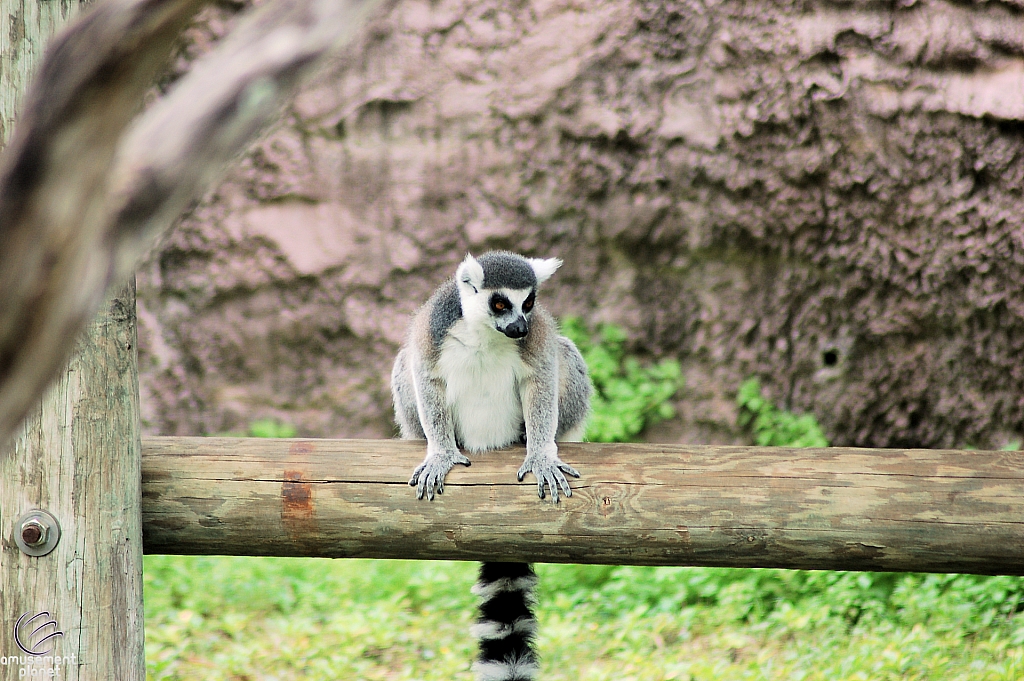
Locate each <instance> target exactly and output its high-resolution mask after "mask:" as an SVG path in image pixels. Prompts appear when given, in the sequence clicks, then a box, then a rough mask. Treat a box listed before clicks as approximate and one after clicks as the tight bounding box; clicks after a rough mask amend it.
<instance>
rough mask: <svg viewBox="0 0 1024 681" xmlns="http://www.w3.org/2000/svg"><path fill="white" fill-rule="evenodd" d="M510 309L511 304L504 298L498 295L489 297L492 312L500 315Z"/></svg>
mask: <svg viewBox="0 0 1024 681" xmlns="http://www.w3.org/2000/svg"><path fill="white" fill-rule="evenodd" d="M511 309H512V303H511V302H509V299H508V298H506V297H505V296H503V295H499V294H495V295H493V296H491V310H492V311H493V312H498V313H502V312H507V311H508V310H511Z"/></svg>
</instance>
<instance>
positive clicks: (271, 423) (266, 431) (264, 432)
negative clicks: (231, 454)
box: [249, 419, 296, 437]
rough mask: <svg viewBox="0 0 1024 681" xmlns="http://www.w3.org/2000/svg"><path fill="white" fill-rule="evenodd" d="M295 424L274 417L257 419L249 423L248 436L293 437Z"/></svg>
mask: <svg viewBox="0 0 1024 681" xmlns="http://www.w3.org/2000/svg"><path fill="white" fill-rule="evenodd" d="M295 433H296V431H295V426H293V425H291V424H290V423H283V422H280V421H275V420H274V419H258V420H256V421H253V422H252V423H250V424H249V437H295Z"/></svg>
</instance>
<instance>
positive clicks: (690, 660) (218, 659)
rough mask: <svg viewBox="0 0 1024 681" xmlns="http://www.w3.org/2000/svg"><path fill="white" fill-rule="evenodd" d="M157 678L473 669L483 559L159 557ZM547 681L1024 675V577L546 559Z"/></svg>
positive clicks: (402, 675) (150, 625)
mask: <svg viewBox="0 0 1024 681" xmlns="http://www.w3.org/2000/svg"><path fill="white" fill-rule="evenodd" d="M145 567H146V571H145V595H146V657H147V666H148V671H149V678H150V679H154V680H155V679H189V680H191V679H210V680H211V681H217V680H221V679H223V680H232V681H241V680H246V681H256V680H266V681H269V680H271V679H274V680H277V681H284V680H286V679H309V680H311V681H315V680H319V679H324V680H326V679H351V680H353V681H355V680H359V679H389V680H390V679H396V680H397V679H424V680H427V679H464V680H466V681H468V680H469V679H470V678H471V675H470V673H469V665H470V663H471V661H472V658H473V655H474V642H473V641H472V639H471V637H470V636H469V633H468V630H469V626H470V624H471V622H472V619H473V616H474V605H475V604H474V601H473V598H472V596H471V595H470V594H469V587H470V586H471V584H472V582H473V579H474V577H475V570H476V566H475V565H474V564H472V563H453V562H415V561H364V560H336V561H331V560H320V559H279V558H221V557H183V556H147V557H146V564H145ZM539 570H540V573H541V592H540V594H539V596H540V605H539V609H538V610H539V612H538V616H539V619H540V624H541V627H540V629H541V633H540V639H539V647H540V652H541V655H542V658H543V659H542V675H541V678H542V679H545V680H548V679H552V680H553V679H565V680H570V679H571V680H573V681H576V680H577V679H588V680H589V679H594V680H602V679H608V680H609V681H610V680H612V679H614V680H615V681H623V680H626V679H637V680H638V681H639V680H648V679H650V680H655V681H657V680H660V679H687V680H690V679H692V680H697V679H701V680H710V679H807V680H817V679H820V680H822V681H825V680H828V681H835V680H846V679H850V680H853V679H864V680H875V679H893V680H896V679H936V680H939V679H942V680H946V679H965V680H975V679H976V680H978V681H997V680H999V681H1002V680H1007V681H1009V680H1019V679H1024V653H1022V646H1024V615H1021V614H1019V613H1017V610H1018V609H1020V604H1021V600H1022V599H1021V597H1022V594H1024V588H1022V585H1021V580H1020V579H1018V578H1009V577H993V578H980V577H967V576H962V575H961V576H956V575H953V576H950V575H908V576H897V575H886V574H866V573H836V572H830V573H824V572H802V571H786V570H720V569H691V568H637V567H603V566H590V567H586V566H575V565H564V566H563V565H543V566H539Z"/></svg>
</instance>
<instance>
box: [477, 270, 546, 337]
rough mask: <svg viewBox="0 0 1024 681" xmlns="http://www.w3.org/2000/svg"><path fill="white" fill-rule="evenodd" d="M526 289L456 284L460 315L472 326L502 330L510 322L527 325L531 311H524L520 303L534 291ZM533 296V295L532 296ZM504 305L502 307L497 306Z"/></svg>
mask: <svg viewBox="0 0 1024 681" xmlns="http://www.w3.org/2000/svg"><path fill="white" fill-rule="evenodd" d="M533 291H534V290H533V289H532V288H527V289H511V288H499V289H486V288H485V289H479V290H476V289H474V288H473V286H472V285H471V284H463V283H461V282H460V284H459V298H460V299H461V301H462V316H463V318H464V319H465V320H466V322H468V323H469V325H470V326H472V327H475V328H489V329H492V330H495V331H499V332H502V333H504V332H505V329H507V328H508V327H509V326H510V325H514V324H516V323H517V322H521V323H522V324H523V325H525V327H524V328H528V327H529V319H530V312H532V310H533V308H532V306H531V307H530V309H529V310H523V304H524V303H525V302H526V300H527V299H528V298H530V295H531V294H532V293H533ZM534 297H536V296H534ZM498 307H503V308H504V309H498Z"/></svg>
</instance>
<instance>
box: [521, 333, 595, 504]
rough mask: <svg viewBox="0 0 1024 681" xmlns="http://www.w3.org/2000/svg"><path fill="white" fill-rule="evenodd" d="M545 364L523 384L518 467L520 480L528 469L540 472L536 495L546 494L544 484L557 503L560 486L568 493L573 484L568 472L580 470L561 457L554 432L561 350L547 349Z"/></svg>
mask: <svg viewBox="0 0 1024 681" xmlns="http://www.w3.org/2000/svg"><path fill="white" fill-rule="evenodd" d="M545 357H546V358H547V359H545V360H544V366H541V367H538V368H537V369H538V370H536V371H534V372H532V374H531V375H530V376H528V377H527V378H525V379H524V380H523V381H522V383H521V384H520V399H521V400H522V404H523V416H524V418H525V420H526V459H525V460H524V461H523V465H522V466H521V467H520V468H519V472H518V473H517V477H518V478H519V480H520V481H521V480H522V479H523V477H524V476H525V475H526V474H527V473H533V474H534V475H535V476H537V495H538V496H539V497H540V498H541V499H543V498H544V487H545V486H547V488H548V489H549V490H550V491H551V498H552V500H553V501H554V502H555V503H558V489H559V488H561V489H562V492H563V493H564V494H565V496H567V497H571V496H572V488H570V487H569V481H568V480H566V479H565V474H566V473H568V474H569V475H571V476H573V477H575V478H578V477H580V474H579V471H577V470H576V469H575V468H573V467H572V466H570V465H569V464H567V463H565V462H564V461H562V460H561V459H559V458H558V445H556V444H555V433H556V432H557V430H558V372H559V367H558V352H556V351H551V352H547V353H545Z"/></svg>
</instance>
